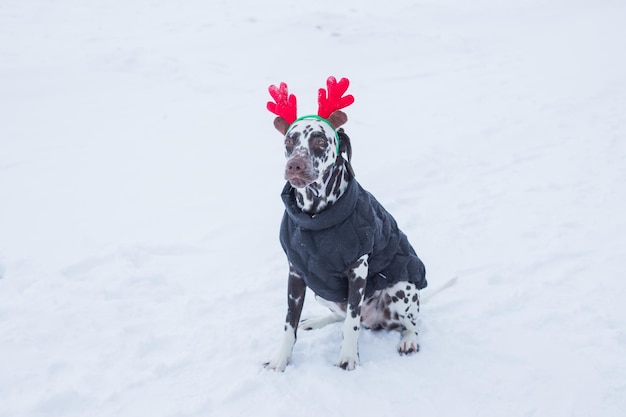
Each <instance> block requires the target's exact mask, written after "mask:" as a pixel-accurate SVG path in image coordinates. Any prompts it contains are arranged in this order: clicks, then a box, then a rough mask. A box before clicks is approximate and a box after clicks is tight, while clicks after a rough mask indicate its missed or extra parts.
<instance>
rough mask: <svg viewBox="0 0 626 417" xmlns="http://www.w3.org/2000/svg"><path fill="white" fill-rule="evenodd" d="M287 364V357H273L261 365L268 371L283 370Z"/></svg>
mask: <svg viewBox="0 0 626 417" xmlns="http://www.w3.org/2000/svg"><path fill="white" fill-rule="evenodd" d="M288 364H289V358H274V359H272V360H271V361H269V362H265V363H264V364H263V367H264V368H265V369H267V370H269V371H276V372H285V368H286V367H287V365H288Z"/></svg>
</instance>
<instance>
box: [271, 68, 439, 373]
mask: <svg viewBox="0 0 626 417" xmlns="http://www.w3.org/2000/svg"><path fill="white" fill-rule="evenodd" d="M348 85H349V81H348V79H346V78H342V79H341V80H339V81H337V80H336V79H335V78H334V77H329V78H328V80H327V89H326V90H325V89H323V88H322V89H320V90H319V95H318V104H319V109H318V114H317V115H311V116H305V117H301V118H297V117H296V115H297V105H296V98H295V96H294V95H293V94H289V93H288V90H287V85H286V84H285V83H281V84H280V87H276V86H274V85H272V86H270V88H269V92H270V94H271V95H272V97H273V98H274V100H275V102H268V103H267V108H268V110H270V111H271V112H273V113H274V114H276V115H278V117H276V118H275V120H274V126H275V128H276V129H277V130H278V131H279V132H280V133H281V134H282V135H283V136H284V138H285V155H286V158H287V162H286V165H285V179H286V180H287V183H286V184H285V187H284V189H283V192H282V194H281V197H282V199H283V202H284V204H285V214H284V216H283V220H282V223H281V231H280V241H281V245H282V247H283V250H284V251H285V253H286V255H287V258H288V261H289V277H288V284H287V287H288V299H287V317H286V320H285V327H284V336H283V340H282V343H281V344H280V347H279V348H278V350H277V352H276V354H275V355H274V357H273V359H272V360H270V361H268V362H266V363H265V364H264V366H265V368H267V369H272V370H276V371H284V370H285V368H286V366H287V365H288V363H289V362H290V360H291V355H292V351H293V346H294V344H295V342H296V336H297V330H298V328H300V329H303V330H311V329H317V328H320V327H323V326H325V325H327V324H330V323H334V322H339V321H343V326H342V332H343V340H342V342H341V348H340V352H339V359H338V360H337V366H338V367H339V368H341V369H345V370H353V369H355V368H356V367H357V365H358V364H359V353H358V335H359V331H360V329H361V327H364V328H369V329H373V330H380V329H397V330H400V331H401V332H402V336H401V340H400V343H399V344H398V348H397V350H398V352H399V353H400V354H401V355H409V354H412V353H415V352H418V351H419V349H420V346H419V343H418V326H417V319H418V314H419V310H420V292H419V291H420V290H421V289H423V288H424V287H426V285H427V281H426V277H425V274H426V272H425V267H424V264H423V263H422V261H421V260H420V259H419V257H418V256H417V255H416V253H415V251H414V250H413V248H412V247H411V245H410V244H409V242H408V240H407V237H406V235H404V233H402V231H400V229H399V228H398V227H397V224H396V222H395V220H394V219H393V217H392V216H391V215H390V214H389V213H388V212H387V211H386V210H385V209H384V208H383V207H382V205H380V203H378V201H376V199H375V198H374V197H373V196H372V195H371V194H370V193H368V192H367V191H365V190H364V189H363V188H362V187H361V186H360V184H359V183H358V182H357V181H356V180H355V179H354V171H353V169H352V166H351V164H350V161H351V158H352V146H351V143H350V138H349V137H348V135H347V134H346V133H345V131H344V130H343V128H341V126H342V125H344V124H345V123H346V122H347V120H348V118H347V115H346V114H345V113H344V112H343V111H341V110H340V109H343V108H345V107H347V106H349V105H350V104H352V102H354V97H352V95H347V96H344V93H345V92H346V90H347V88H348ZM307 287H309V288H310V289H311V290H313V292H314V293H315V294H316V299H317V300H318V301H319V302H320V303H321V304H323V305H325V306H327V307H328V308H329V309H330V310H331V313H330V314H329V315H328V316H324V317H319V318H311V319H306V320H302V321H300V316H301V313H302V306H303V304H304V298H305V293H306V289H307Z"/></svg>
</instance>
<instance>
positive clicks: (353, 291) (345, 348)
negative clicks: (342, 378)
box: [337, 255, 369, 371]
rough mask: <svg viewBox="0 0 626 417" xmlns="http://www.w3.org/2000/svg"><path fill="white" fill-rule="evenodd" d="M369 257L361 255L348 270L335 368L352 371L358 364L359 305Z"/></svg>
mask: <svg viewBox="0 0 626 417" xmlns="http://www.w3.org/2000/svg"><path fill="white" fill-rule="evenodd" d="M368 259H369V255H363V256H361V257H360V258H359V260H358V261H356V262H355V263H354V264H353V265H352V266H351V267H350V269H348V305H347V309H346V319H345V321H344V322H343V341H342V342H341V351H340V352H339V361H338V362H337V366H339V367H340V368H342V369H346V370H349V371H351V370H353V369H354V368H356V366H357V365H358V363H359V348H358V342H359V330H360V329H361V304H363V297H364V295H365V283H366V280H367V271H368V264H367V261H368Z"/></svg>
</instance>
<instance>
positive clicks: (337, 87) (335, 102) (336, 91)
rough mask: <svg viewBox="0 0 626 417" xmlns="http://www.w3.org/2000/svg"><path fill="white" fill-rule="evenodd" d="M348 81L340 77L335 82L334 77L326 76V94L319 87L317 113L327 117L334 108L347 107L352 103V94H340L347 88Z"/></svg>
mask: <svg viewBox="0 0 626 417" xmlns="http://www.w3.org/2000/svg"><path fill="white" fill-rule="evenodd" d="M349 85H350V81H349V80H348V79H347V78H342V79H341V80H339V82H337V80H336V79H335V77H332V76H331V77H328V80H326V86H327V88H328V96H326V90H324V89H323V88H320V89H319V92H318V96H317V102H318V104H319V107H318V110H317V115H318V116H320V117H323V118H324V119H328V117H329V116H330V115H331V114H332V113H333V112H334V111H336V110H339V109H343V108H344V107H348V106H349V105H350V104H352V103H354V97H353V96H352V94H348V95H347V96H345V97H342V95H343V94H344V93H345V92H346V90H347V89H348V86H349Z"/></svg>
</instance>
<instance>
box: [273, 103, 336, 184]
mask: <svg viewBox="0 0 626 417" xmlns="http://www.w3.org/2000/svg"><path fill="white" fill-rule="evenodd" d="M345 121H347V116H346V115H345V113H343V112H341V111H339V110H338V111H336V112H335V113H333V114H332V115H331V117H330V118H329V119H328V120H326V119H321V118H317V117H313V116H311V117H310V118H309V117H305V118H302V119H298V120H297V121H296V122H294V123H292V124H291V125H290V126H289V127H288V129H287V130H286V131H284V132H282V133H284V135H285V157H286V158H287V164H286V165H285V179H286V180H287V181H289V182H290V183H291V185H292V186H293V187H295V188H304V187H306V186H307V185H310V184H311V183H313V182H315V181H318V182H322V177H323V176H324V174H325V173H327V172H328V171H329V170H330V168H331V167H332V166H333V165H335V163H336V161H337V157H338V156H339V135H338V134H337V128H338V127H339V126H341V124H343V123H345ZM281 130H282V128H281Z"/></svg>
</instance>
